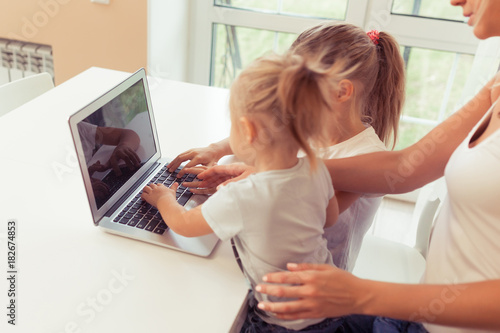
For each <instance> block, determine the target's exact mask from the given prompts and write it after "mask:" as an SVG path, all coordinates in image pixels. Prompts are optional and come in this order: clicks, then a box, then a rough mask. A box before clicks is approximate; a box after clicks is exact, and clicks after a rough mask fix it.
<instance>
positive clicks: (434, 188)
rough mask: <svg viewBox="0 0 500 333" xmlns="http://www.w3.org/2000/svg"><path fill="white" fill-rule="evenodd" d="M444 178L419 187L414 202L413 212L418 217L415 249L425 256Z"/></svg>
mask: <svg viewBox="0 0 500 333" xmlns="http://www.w3.org/2000/svg"><path fill="white" fill-rule="evenodd" d="M443 184H444V179H443V178H440V179H438V180H436V181H434V182H432V183H430V184H427V185H425V186H424V187H422V188H421V189H420V193H419V196H418V198H417V202H416V203H415V212H416V213H417V218H418V227H417V237H416V239H415V249H416V250H417V251H418V252H420V254H422V256H423V257H424V258H426V257H427V249H428V248H429V241H430V235H431V230H432V226H433V224H434V219H435V217H436V213H437V211H438V209H439V207H440V205H441V202H442V200H443V193H442V192H443Z"/></svg>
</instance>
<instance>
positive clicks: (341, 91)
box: [335, 79, 354, 103]
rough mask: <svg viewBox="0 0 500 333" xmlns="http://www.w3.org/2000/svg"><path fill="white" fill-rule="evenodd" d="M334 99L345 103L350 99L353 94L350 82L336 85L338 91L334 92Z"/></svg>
mask: <svg viewBox="0 0 500 333" xmlns="http://www.w3.org/2000/svg"><path fill="white" fill-rule="evenodd" d="M335 94H336V95H335V97H336V99H337V101H338V102H340V103H342V102H346V101H348V100H349V99H351V97H352V95H353V94H354V85H353V84H352V82H351V81H350V80H347V79H344V80H341V81H340V82H339V84H338V90H337V91H336V92H335Z"/></svg>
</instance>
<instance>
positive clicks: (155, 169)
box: [69, 69, 218, 257]
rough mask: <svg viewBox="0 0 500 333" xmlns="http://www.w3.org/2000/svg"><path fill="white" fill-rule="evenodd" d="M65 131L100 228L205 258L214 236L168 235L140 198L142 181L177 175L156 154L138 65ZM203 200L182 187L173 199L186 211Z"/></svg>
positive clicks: (147, 97)
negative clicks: (70, 136)
mask: <svg viewBox="0 0 500 333" xmlns="http://www.w3.org/2000/svg"><path fill="white" fill-rule="evenodd" d="M69 126H70V129H71V135H72V137H73V142H74V144H75V149H76V154H77V157H78V162H79V165H80V169H81V172H82V176H83V180H84V184H85V190H86V192H87V197H88V201H89V204H90V209H91V212H92V218H93V220H94V224H95V225H96V226H99V227H101V228H102V229H103V230H105V231H107V232H110V233H113V234H117V235H121V236H125V237H130V238H133V239H136V240H141V241H145V242H149V243H152V244H156V245H160V246H164V247H167V248H170V249H175V250H179V251H182V252H186V253H190V254H194V255H198V256H203V257H206V256H208V255H210V253H211V252H212V250H213V249H214V247H215V246H216V244H217V242H218V238H217V236H215V235H214V234H210V235H205V236H201V237H194V238H187V237H183V236H180V235H178V234H176V233H174V232H173V231H172V230H170V229H169V228H168V225H166V223H165V222H164V221H163V219H162V218H161V215H160V213H159V212H158V211H157V210H156V208H155V207H153V206H151V205H149V204H148V203H147V202H145V201H144V200H142V199H141V191H142V189H143V188H144V186H146V185H147V184H150V183H163V184H164V185H165V186H169V187H170V186H171V185H172V184H173V183H174V182H176V181H177V182H179V183H182V182H183V181H191V180H193V179H194V178H195V176H194V175H189V174H188V175H185V176H184V177H183V178H182V179H177V178H176V174H177V172H178V171H179V169H178V170H176V171H175V172H173V173H170V172H169V171H168V170H167V167H166V165H167V164H168V163H169V162H170V160H169V159H166V158H162V156H161V152H160V146H159V144H158V136H157V131H156V126H155V122H154V116H153V110H152V107H151V100H150V95H149V90H148V86H147V80H146V72H145V70H144V69H140V70H138V71H137V72H135V73H134V74H132V75H131V76H130V77H128V78H127V79H126V80H124V81H123V82H121V83H120V84H118V85H117V86H115V87H114V88H112V89H111V90H109V91H108V92H106V93H105V94H103V95H102V96H100V97H98V98H97V99H95V100H94V101H93V102H92V103H90V104H88V105H87V106H85V107H84V108H82V109H81V110H79V111H78V112H76V113H75V114H73V115H72V116H71V117H70V118H69ZM205 200H206V196H203V195H194V194H192V193H191V192H189V191H188V189H187V188H185V187H184V186H179V188H178V190H177V201H178V202H179V203H180V204H181V205H183V206H184V207H185V208H186V209H191V208H193V207H195V206H197V205H199V204H201V203H203V202H204V201H205Z"/></svg>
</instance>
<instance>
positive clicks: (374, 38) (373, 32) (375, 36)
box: [366, 30, 380, 45]
mask: <svg viewBox="0 0 500 333" xmlns="http://www.w3.org/2000/svg"><path fill="white" fill-rule="evenodd" d="M366 34H367V35H368V37H370V39H371V40H372V42H373V43H374V44H375V45H378V40H379V39H380V36H379V32H378V31H377V30H370V31H368V32H367V33H366Z"/></svg>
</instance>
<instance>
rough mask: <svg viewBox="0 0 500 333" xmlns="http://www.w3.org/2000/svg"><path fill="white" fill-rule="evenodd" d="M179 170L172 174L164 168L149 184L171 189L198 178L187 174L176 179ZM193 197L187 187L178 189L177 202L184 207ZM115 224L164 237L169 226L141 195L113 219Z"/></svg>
mask: <svg viewBox="0 0 500 333" xmlns="http://www.w3.org/2000/svg"><path fill="white" fill-rule="evenodd" d="M179 170H180V169H177V170H175V171H174V172H170V171H168V169H167V166H164V167H163V168H161V170H160V171H158V173H157V174H156V175H155V176H154V177H153V178H152V179H151V180H150V181H149V183H156V184H163V185H165V186H167V187H170V186H172V184H173V183H174V182H178V183H179V184H181V183H182V182H190V181H193V180H194V179H195V178H196V175H192V174H185V175H184V176H182V177H181V178H176V175H177V173H178V172H179ZM192 195H193V193H191V192H190V191H189V190H188V189H187V187H185V186H182V185H179V187H178V188H177V193H176V197H177V202H178V203H179V204H180V205H182V206H184V205H185V204H186V202H187V201H188V200H189V198H191V196H192ZM113 222H116V223H120V224H125V225H128V226H130V227H134V228H139V229H144V230H147V231H151V232H153V233H155V234H159V235H163V234H164V233H165V231H166V230H167V229H168V226H167V224H166V223H165V221H163V219H162V218H161V214H160V212H159V211H158V210H157V209H156V208H155V207H154V206H151V205H150V204H148V203H147V202H146V201H145V200H142V199H141V193H139V194H137V195H136V196H135V197H134V198H133V199H132V200H131V201H130V202H129V203H128V205H127V206H126V207H125V208H124V209H123V210H122V211H121V212H120V213H119V214H118V215H117V216H116V217H115V218H114V219H113Z"/></svg>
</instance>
